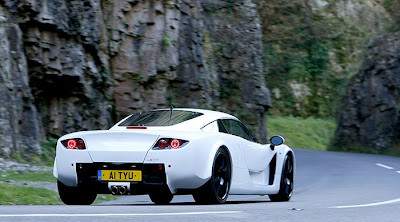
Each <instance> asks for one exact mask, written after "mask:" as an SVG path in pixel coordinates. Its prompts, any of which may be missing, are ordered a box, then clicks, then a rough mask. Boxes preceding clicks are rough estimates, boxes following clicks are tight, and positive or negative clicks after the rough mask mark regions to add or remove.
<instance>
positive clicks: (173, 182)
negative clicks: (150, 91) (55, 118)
mask: <svg viewBox="0 0 400 222" xmlns="http://www.w3.org/2000/svg"><path fill="white" fill-rule="evenodd" d="M270 141H271V144H264V145H263V144H259V143H257V141H256V140H255V138H254V137H253V136H252V135H251V133H250V131H249V130H248V129H247V128H246V127H245V126H244V125H243V124H242V123H241V122H240V121H239V120H238V119H237V118H236V117H234V116H231V115H228V114H225V113H221V112H215V111H208V110H200V109H172V108H171V109H160V110H153V111H148V112H141V113H137V114H134V115H130V116H128V117H126V118H125V119H123V120H121V121H120V122H119V123H117V124H116V125H115V126H113V127H112V128H111V129H109V130H99V131H84V132H76V133H71V134H68V135H65V136H63V137H61V138H60V139H59V140H58V142H57V147H56V158H55V161H54V171H53V174H54V176H55V177H56V178H57V181H58V191H59V195H60V197H61V200H62V201H63V202H64V203H65V204H92V203H93V201H94V200H95V199H96V196H97V194H113V195H137V194H149V195H150V198H151V200H152V201H153V202H154V203H156V204H167V203H169V202H170V201H171V200H172V197H173V195H175V194H192V195H193V197H194V199H195V201H196V202H198V203H224V202H226V199H227V198H228V195H229V194H250V195H254V194H256V195H269V197H270V199H271V200H272V201H288V200H289V199H290V197H291V196H292V193H293V179H294V171H295V156H294V153H293V150H292V149H290V148H289V147H288V146H286V145H284V144H283V143H284V139H283V138H282V137H280V136H274V137H272V138H271V140H270Z"/></svg>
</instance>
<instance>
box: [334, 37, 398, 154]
mask: <svg viewBox="0 0 400 222" xmlns="http://www.w3.org/2000/svg"><path fill="white" fill-rule="evenodd" d="M399 61H400V32H397V33H394V34H391V35H385V36H381V37H379V38H377V39H376V40H375V41H374V42H372V44H371V45H370V46H369V49H368V52H367V57H366V59H365V61H364V63H363V66H362V68H361V70H360V72H359V73H358V75H357V76H356V77H355V78H354V79H352V81H351V82H350V84H349V86H348V88H347V93H346V95H345V97H344V98H343V102H342V108H341V109H340V112H339V119H338V121H339V122H338V129H337V131H336V135H335V140H334V145H337V146H349V145H354V144H359V145H363V146H367V147H373V148H377V149H385V148H388V147H391V146H393V145H395V144H398V142H399V136H400V130H399V129H400V128H399V126H400V119H399V117H400V115H399V114H400V78H399V73H400V62H399Z"/></svg>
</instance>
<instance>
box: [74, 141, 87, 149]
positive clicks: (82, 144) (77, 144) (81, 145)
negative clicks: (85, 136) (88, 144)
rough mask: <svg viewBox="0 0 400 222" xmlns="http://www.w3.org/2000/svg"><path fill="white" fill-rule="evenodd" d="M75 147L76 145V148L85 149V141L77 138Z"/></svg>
mask: <svg viewBox="0 0 400 222" xmlns="http://www.w3.org/2000/svg"><path fill="white" fill-rule="evenodd" d="M76 147H78V149H85V143H84V142H83V140H78V141H77V142H76Z"/></svg>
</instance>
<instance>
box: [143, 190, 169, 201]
mask: <svg viewBox="0 0 400 222" xmlns="http://www.w3.org/2000/svg"><path fill="white" fill-rule="evenodd" d="M149 197H150V199H151V201H152V202H153V203H155V204H169V203H170V202H171V200H172V198H173V197H174V195H172V193H171V192H170V191H169V190H163V191H157V192H153V193H150V194H149Z"/></svg>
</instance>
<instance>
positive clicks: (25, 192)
mask: <svg viewBox="0 0 400 222" xmlns="http://www.w3.org/2000/svg"><path fill="white" fill-rule="evenodd" d="M60 203H61V202H60V199H59V197H58V194H57V193H56V192H54V191H50V190H47V189H44V188H35V187H17V186H12V185H9V184H0V205H54V204H60Z"/></svg>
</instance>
